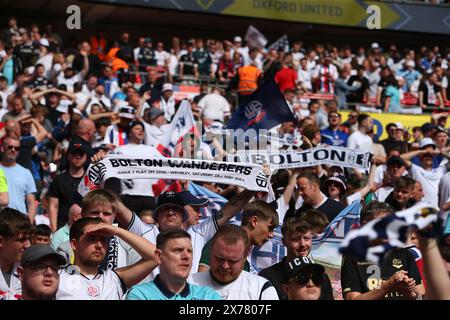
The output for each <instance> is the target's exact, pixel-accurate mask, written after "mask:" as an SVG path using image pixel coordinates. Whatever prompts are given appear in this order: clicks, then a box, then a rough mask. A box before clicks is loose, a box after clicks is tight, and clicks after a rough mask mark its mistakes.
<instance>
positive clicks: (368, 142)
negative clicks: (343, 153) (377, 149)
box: [347, 130, 373, 153]
mask: <svg viewBox="0 0 450 320" xmlns="http://www.w3.org/2000/svg"><path fill="white" fill-rule="evenodd" d="M347 148H349V149H354V150H358V151H361V152H371V153H373V141H372V138H371V137H369V136H368V135H367V134H363V133H361V131H359V130H357V131H355V132H353V133H352V134H351V135H350V137H348V141H347Z"/></svg>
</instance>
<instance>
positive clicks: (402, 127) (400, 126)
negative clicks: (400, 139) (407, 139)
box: [395, 122, 405, 130]
mask: <svg viewBox="0 0 450 320" xmlns="http://www.w3.org/2000/svg"><path fill="white" fill-rule="evenodd" d="M395 125H396V126H397V129H401V130H405V127H404V126H403V124H402V123H401V122H396V123H395Z"/></svg>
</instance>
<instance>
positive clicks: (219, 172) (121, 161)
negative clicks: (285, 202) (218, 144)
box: [78, 155, 269, 196]
mask: <svg viewBox="0 0 450 320" xmlns="http://www.w3.org/2000/svg"><path fill="white" fill-rule="evenodd" d="M112 177H114V178H119V179H169V180H178V179H181V180H198V181H206V182H209V181H211V180H214V182H217V183H224V184H230V185H237V186H241V187H243V188H246V189H248V190H253V191H265V192H266V191H268V190H267V188H268V178H269V176H267V175H266V174H265V173H264V172H263V171H262V167H261V166H260V165H258V164H250V163H236V162H222V161H207V160H193V159H177V158H164V159H150V158H136V157H132V156H125V155H110V156H108V157H107V158H105V159H103V160H102V161H100V162H98V163H96V164H91V165H90V166H89V168H88V170H87V171H86V173H85V175H84V177H83V179H82V181H81V182H80V184H79V186H78V192H79V193H80V194H81V195H83V196H84V195H85V194H87V193H88V192H89V191H90V190H93V189H97V188H100V187H101V186H102V185H103V183H104V182H105V181H106V180H107V179H109V178H112Z"/></svg>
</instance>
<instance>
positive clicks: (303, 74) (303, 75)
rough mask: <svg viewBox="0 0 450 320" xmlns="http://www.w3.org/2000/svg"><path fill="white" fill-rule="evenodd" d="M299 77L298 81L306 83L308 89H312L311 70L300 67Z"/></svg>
mask: <svg viewBox="0 0 450 320" xmlns="http://www.w3.org/2000/svg"><path fill="white" fill-rule="evenodd" d="M297 79H298V82H303V83H304V84H305V87H306V89H308V90H312V83H311V70H303V69H301V68H300V69H298V71H297Z"/></svg>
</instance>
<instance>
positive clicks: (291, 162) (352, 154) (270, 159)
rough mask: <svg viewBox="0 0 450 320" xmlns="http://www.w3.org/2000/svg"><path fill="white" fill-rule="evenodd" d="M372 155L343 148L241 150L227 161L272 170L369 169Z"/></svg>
mask: <svg viewBox="0 0 450 320" xmlns="http://www.w3.org/2000/svg"><path fill="white" fill-rule="evenodd" d="M370 159H371V154H370V153H369V152H360V151H357V150H352V149H347V148H341V147H333V146H326V147H317V148H313V149H308V150H304V151H290V152H280V151H271V150H241V151H237V152H236V154H232V155H230V154H229V155H228V158H227V161H229V162H233V161H235V162H239V163H255V164H264V163H269V164H270V168H271V169H272V170H276V169H290V168H301V167H311V166H318V165H322V164H326V165H336V166H341V167H348V168H358V169H363V170H366V169H369V164H370V162H369V161H370Z"/></svg>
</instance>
